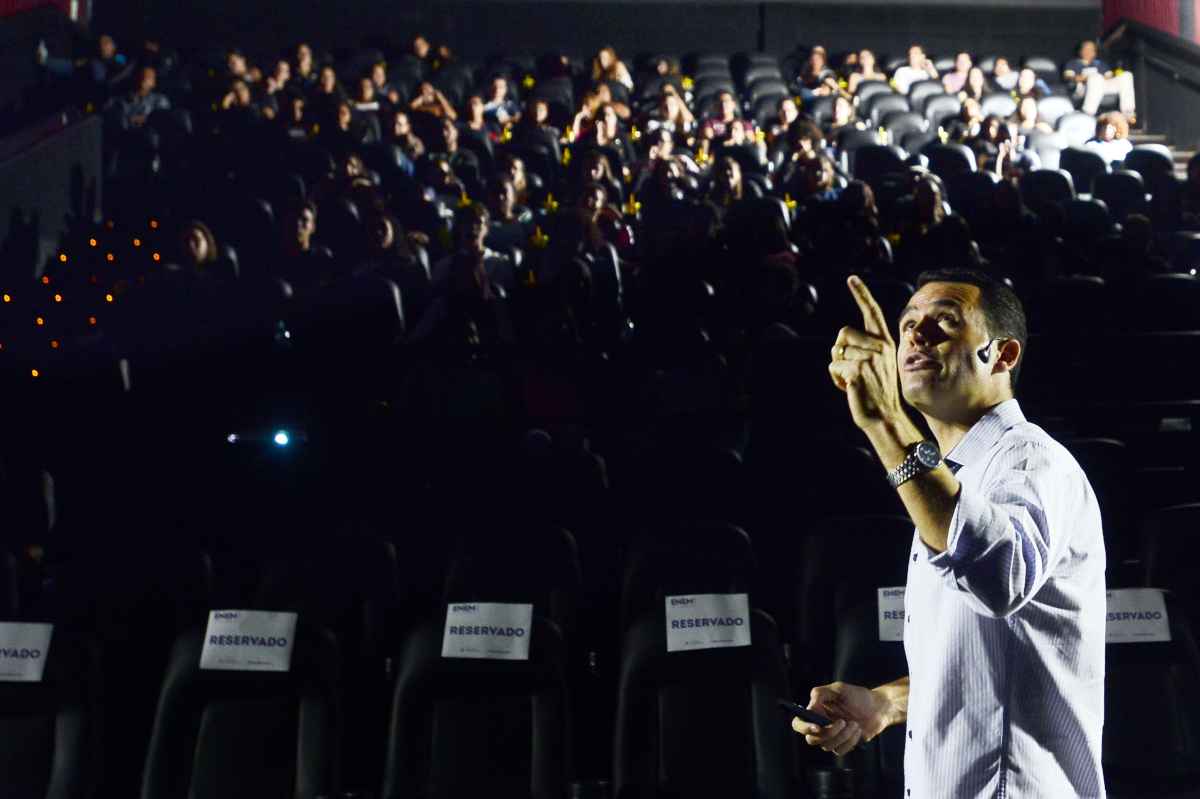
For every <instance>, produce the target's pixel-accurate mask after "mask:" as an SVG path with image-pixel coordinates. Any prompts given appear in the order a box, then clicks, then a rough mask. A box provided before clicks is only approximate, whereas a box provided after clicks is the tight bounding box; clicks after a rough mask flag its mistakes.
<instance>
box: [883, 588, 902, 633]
mask: <svg viewBox="0 0 1200 799" xmlns="http://www.w3.org/2000/svg"><path fill="white" fill-rule="evenodd" d="M878 591H879V640H880V641H903V640H904V586H902V585H901V586H894V587H892V588H880V589H878Z"/></svg>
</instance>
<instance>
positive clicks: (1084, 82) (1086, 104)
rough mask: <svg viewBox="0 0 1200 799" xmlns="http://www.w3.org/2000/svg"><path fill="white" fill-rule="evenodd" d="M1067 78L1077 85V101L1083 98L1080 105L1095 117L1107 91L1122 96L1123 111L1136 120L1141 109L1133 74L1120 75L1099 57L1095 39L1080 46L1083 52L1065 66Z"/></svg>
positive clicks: (1064, 73) (1120, 106)
mask: <svg viewBox="0 0 1200 799" xmlns="http://www.w3.org/2000/svg"><path fill="white" fill-rule="evenodd" d="M1063 80H1064V81H1066V83H1067V85H1068V86H1074V87H1075V88H1074V94H1075V99H1076V100H1082V105H1081V106H1080V108H1081V109H1082V110H1083V112H1084V113H1085V114H1092V115H1093V116H1094V115H1095V114H1096V112H1097V111H1098V110H1099V109H1100V101H1101V100H1103V99H1104V96H1105V95H1106V94H1116V95H1117V96H1118V98H1119V99H1118V102H1119V108H1120V110H1121V113H1122V114H1123V115H1124V116H1125V117H1126V118H1127V119H1129V120H1130V122H1136V118H1137V117H1136V114H1137V108H1136V104H1135V100H1134V94H1133V74H1132V73H1129V72H1121V74H1119V75H1118V74H1116V73H1115V72H1113V71H1112V70H1111V69H1109V67H1108V64H1106V63H1104V62H1103V61H1101V60H1100V59H1099V58H1097V55H1096V43H1095V42H1094V41H1092V40H1090V39H1089V40H1087V41H1084V42H1083V43H1081V44H1080V45H1079V55H1078V57H1077V58H1073V59H1072V60H1070V61H1068V62H1067V63H1066V64H1064V65H1063Z"/></svg>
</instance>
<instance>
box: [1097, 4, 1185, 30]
mask: <svg viewBox="0 0 1200 799" xmlns="http://www.w3.org/2000/svg"><path fill="white" fill-rule="evenodd" d="M1181 2H1183V3H1191V2H1194V0H1104V29H1105V30H1109V29H1111V28H1112V26H1113V25H1116V24H1117V21H1118V20H1119V19H1121V17H1125V18H1126V19H1134V20H1137V21H1138V22H1141V23H1142V24H1144V25H1149V26H1151V27H1154V28H1158V29H1159V30H1160V31H1163V32H1164V33H1169V34H1171V35H1173V36H1179V35H1180V30H1179V4H1180V3H1181ZM1183 35H1184V36H1187V37H1189V38H1190V37H1191V36H1192V31H1184V32H1183Z"/></svg>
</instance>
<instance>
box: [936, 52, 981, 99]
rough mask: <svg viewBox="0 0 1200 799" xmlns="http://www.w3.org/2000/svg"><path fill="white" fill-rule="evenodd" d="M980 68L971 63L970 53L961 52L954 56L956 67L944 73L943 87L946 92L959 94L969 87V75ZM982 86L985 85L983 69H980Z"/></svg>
mask: <svg viewBox="0 0 1200 799" xmlns="http://www.w3.org/2000/svg"><path fill="white" fill-rule="evenodd" d="M976 69H978V67H973V66H972V65H971V54H970V53H959V54H958V55H957V56H955V57H954V69H953V70H952V71H950V72H947V73H946V74H945V75H942V87H943V88H944V89H945V90H946V94H958V93H959V92H963V91H966V89H967V83H968V81H967V76H968V75H970V73H971V72H973V71H975V70H976ZM979 78H980V84H979V85H980V86H982V85H983V82H982V78H983V70H979Z"/></svg>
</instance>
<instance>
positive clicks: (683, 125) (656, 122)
mask: <svg viewBox="0 0 1200 799" xmlns="http://www.w3.org/2000/svg"><path fill="white" fill-rule="evenodd" d="M642 127H643V128H645V129H646V131H647V132H652V131H655V130H658V129H659V128H662V129H663V130H666V131H668V132H669V133H671V134H672V135H674V136H677V137H679V140H680V141H683V140H684V139H685V138H686V137H687V136H688V135H690V134H691V133H692V131H693V130H695V127H696V117H695V116H694V115H693V114H692V112H691V111H690V110H688V107H687V104H686V103H684V102H683V100H682V99H680V97H679V94H678V93H677V92H676V91H675V87H674V86H672V85H671V84H669V83H668V84H667V85H666V86H663V91H662V95H661V96H660V97H659V98H658V105H657V106H655V108H654V110H653V111H651V112H650V113H649V114H647V115H646V118H645V121H643V123H642Z"/></svg>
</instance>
